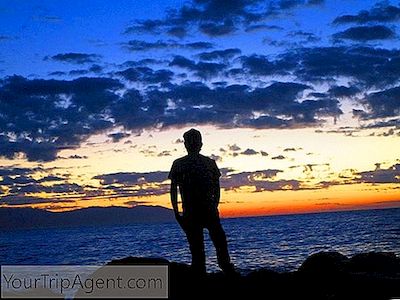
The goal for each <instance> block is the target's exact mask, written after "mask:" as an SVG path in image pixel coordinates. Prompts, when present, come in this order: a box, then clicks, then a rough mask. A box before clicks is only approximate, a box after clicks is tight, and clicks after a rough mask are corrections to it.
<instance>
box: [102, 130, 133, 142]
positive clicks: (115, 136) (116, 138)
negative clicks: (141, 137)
mask: <svg viewBox="0 0 400 300" xmlns="http://www.w3.org/2000/svg"><path fill="white" fill-rule="evenodd" d="M107 136H108V137H109V138H111V140H112V142H113V143H118V142H119V141H121V140H122V139H124V138H127V137H130V136H131V135H130V133H126V132H116V133H110V134H108V135H107Z"/></svg>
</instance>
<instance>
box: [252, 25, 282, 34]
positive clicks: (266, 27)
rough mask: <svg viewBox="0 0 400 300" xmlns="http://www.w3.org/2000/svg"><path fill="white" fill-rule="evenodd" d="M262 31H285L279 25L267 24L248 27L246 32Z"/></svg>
mask: <svg viewBox="0 0 400 300" xmlns="http://www.w3.org/2000/svg"><path fill="white" fill-rule="evenodd" d="M261 30H279V31H280V30H283V28H282V27H280V26H277V25H267V24H256V25H250V26H248V27H246V29H245V31H246V32H254V31H261Z"/></svg>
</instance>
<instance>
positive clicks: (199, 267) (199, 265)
mask: <svg viewBox="0 0 400 300" xmlns="http://www.w3.org/2000/svg"><path fill="white" fill-rule="evenodd" d="M185 233H186V237H187V239H188V242H189V247H190V252H191V254H192V270H193V271H194V272H196V273H206V255H205V251H204V235H203V228H202V227H201V226H197V225H193V224H190V225H188V226H187V228H186V230H185Z"/></svg>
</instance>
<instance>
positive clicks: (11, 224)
mask: <svg viewBox="0 0 400 300" xmlns="http://www.w3.org/2000/svg"><path fill="white" fill-rule="evenodd" d="M173 220H174V214H173V212H172V210H171V209H168V208H165V207H162V206H144V205H140V206H135V207H132V208H127V207H117V206H113V207H90V208H82V209H77V210H72V211H66V212H49V211H46V210H41V209H34V208H0V229H18V228H26V229H28V228H44V227H72V226H74V227H75V226H91V225H126V224H134V223H160V222H169V221H173Z"/></svg>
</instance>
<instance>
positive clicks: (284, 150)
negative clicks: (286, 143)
mask: <svg viewBox="0 0 400 300" xmlns="http://www.w3.org/2000/svg"><path fill="white" fill-rule="evenodd" d="M298 150H303V149H302V148H293V147H292V148H285V149H283V152H295V151H298Z"/></svg>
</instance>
